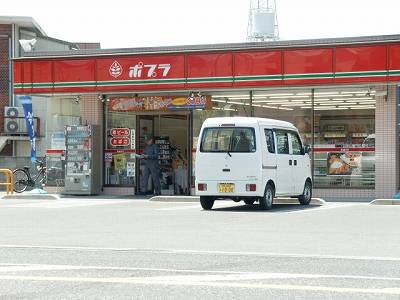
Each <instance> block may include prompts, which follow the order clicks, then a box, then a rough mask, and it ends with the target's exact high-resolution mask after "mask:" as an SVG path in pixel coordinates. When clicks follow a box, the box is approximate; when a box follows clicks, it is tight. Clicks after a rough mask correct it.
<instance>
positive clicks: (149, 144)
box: [140, 136, 161, 195]
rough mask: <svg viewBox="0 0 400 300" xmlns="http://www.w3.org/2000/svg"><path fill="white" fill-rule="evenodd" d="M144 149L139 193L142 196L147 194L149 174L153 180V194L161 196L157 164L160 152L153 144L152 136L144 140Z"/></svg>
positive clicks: (158, 166)
mask: <svg viewBox="0 0 400 300" xmlns="http://www.w3.org/2000/svg"><path fill="white" fill-rule="evenodd" d="M145 140H146V147H145V148H144V151H143V158H142V159H143V160H144V170H143V178H142V180H141V187H140V191H141V193H142V194H145V193H146V192H147V183H148V182H149V176H150V174H151V178H152V180H153V186H154V194H155V195H160V194H161V184H160V165H159V162H158V154H159V152H160V150H159V149H158V146H157V145H156V144H154V139H153V137H152V136H148V137H146V138H145Z"/></svg>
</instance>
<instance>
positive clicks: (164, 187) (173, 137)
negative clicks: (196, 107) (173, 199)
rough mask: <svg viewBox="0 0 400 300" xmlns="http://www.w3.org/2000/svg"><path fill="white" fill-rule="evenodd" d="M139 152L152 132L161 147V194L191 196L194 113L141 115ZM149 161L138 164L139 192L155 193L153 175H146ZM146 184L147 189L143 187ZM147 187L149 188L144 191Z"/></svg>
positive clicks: (139, 118)
mask: <svg viewBox="0 0 400 300" xmlns="http://www.w3.org/2000/svg"><path fill="white" fill-rule="evenodd" d="M137 122H138V124H137V128H138V133H139V134H138V137H137V140H136V143H137V147H136V148H137V149H138V153H143V151H144V148H145V147H146V143H145V139H146V136H148V135H151V136H153V137H154V139H155V143H156V144H157V146H158V148H159V151H160V153H159V160H158V161H159V166H160V178H159V179H160V183H161V195H189V194H190V182H189V178H190V173H189V172H190V170H191V167H190V166H191V142H190V114H187V113H175V114H168V113H165V114H159V115H140V116H138V118H137ZM145 168H146V166H145V162H144V161H143V160H140V163H139V164H138V170H137V174H139V176H137V179H136V180H137V182H136V187H137V188H136V192H137V193H138V192H141V193H147V194H153V191H154V187H153V183H152V178H151V177H148V178H145ZM143 187H145V188H143ZM143 189H145V190H143Z"/></svg>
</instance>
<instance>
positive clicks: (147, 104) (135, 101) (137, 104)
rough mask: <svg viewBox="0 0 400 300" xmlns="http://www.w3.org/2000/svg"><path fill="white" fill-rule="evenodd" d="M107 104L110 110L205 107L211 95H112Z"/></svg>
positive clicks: (209, 105)
mask: <svg viewBox="0 0 400 300" xmlns="http://www.w3.org/2000/svg"><path fill="white" fill-rule="evenodd" d="M108 105H109V106H108V109H109V110H110V111H153V110H177V109H207V108H210V107H211V96H203V95H200V96H199V95H195V96H190V97H182V96H152V97H114V98H110V101H109V103H108Z"/></svg>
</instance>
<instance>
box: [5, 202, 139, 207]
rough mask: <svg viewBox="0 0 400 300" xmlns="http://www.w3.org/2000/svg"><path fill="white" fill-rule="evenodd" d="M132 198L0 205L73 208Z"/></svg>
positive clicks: (107, 203)
mask: <svg viewBox="0 0 400 300" xmlns="http://www.w3.org/2000/svg"><path fill="white" fill-rule="evenodd" d="M132 202H133V201H132V200H106V201H105V200H98V201H95V200H48V201H46V202H42V201H40V202H29V203H18V204H5V205H1V207H7V208H48V209H57V208H73V207H85V206H99V205H112V204H121V203H132Z"/></svg>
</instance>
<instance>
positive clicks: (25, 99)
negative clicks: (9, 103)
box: [19, 96, 36, 162]
mask: <svg viewBox="0 0 400 300" xmlns="http://www.w3.org/2000/svg"><path fill="white" fill-rule="evenodd" d="M19 99H20V102H21V104H22V107H23V108H24V114H25V120H26V127H27V129H28V134H29V139H30V141H31V161H32V162H35V161H36V134H35V126H34V124H33V111H32V97H31V96H20V97H19Z"/></svg>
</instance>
